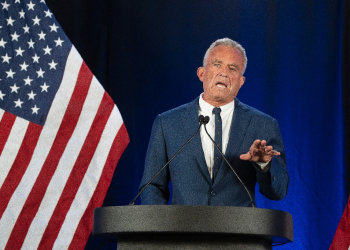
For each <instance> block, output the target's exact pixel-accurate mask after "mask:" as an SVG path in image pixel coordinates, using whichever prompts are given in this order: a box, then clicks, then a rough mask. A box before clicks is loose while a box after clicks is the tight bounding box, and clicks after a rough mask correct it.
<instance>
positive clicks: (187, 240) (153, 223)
mask: <svg viewBox="0 0 350 250" xmlns="http://www.w3.org/2000/svg"><path fill="white" fill-rule="evenodd" d="M92 234H93V235H98V236H102V237H107V238H109V239H111V240H114V241H116V240H117V241H118V250H133V249H138V250H143V249H147V250H148V249H162V250H168V249H169V250H174V249H184V250H187V249H191V250H192V249H201V250H207V249H208V250H209V249H218V250H226V249H231V250H232V249H240V250H250V249H254V250H260V249H261V250H265V249H272V245H273V244H284V243H289V242H291V241H293V220H292V216H291V215H290V214H289V213H287V212H284V211H279V210H270V209H260V208H246V207H223V206H222V207H219V206H178V205H176V206H172V205H170V206H166V205H164V206H116V207H101V208H96V209H95V210H94V222H93V230H92Z"/></svg>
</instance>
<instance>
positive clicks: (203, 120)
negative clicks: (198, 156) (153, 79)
mask: <svg viewBox="0 0 350 250" xmlns="http://www.w3.org/2000/svg"><path fill="white" fill-rule="evenodd" d="M198 121H199V127H198V129H197V131H196V133H194V135H193V136H192V137H191V138H190V139H189V140H188V141H187V142H186V143H185V144H184V145H183V146H182V147H181V148H180V149H179V150H178V151H177V152H176V153H175V154H174V156H173V157H172V158H171V159H170V160H169V161H168V162H167V163H166V164H165V165H164V166H163V167H162V168H161V169H160V170H159V171H158V172H157V173H156V174H155V175H154V176H153V177H152V179H151V180H150V181H149V182H147V184H146V185H144V186H143V188H142V189H141V190H140V192H139V193H138V194H137V195H136V197H135V198H134V199H133V200H132V201H131V202H130V204H129V206H133V205H135V202H136V199H137V198H138V197H139V196H140V195H141V194H142V192H143V191H144V190H145V189H146V187H147V186H148V185H149V184H151V182H152V181H153V180H154V179H155V178H156V177H157V176H158V175H159V174H160V172H162V171H163V169H164V168H165V167H166V166H168V165H169V163H170V162H171V161H172V160H173V159H174V158H175V157H176V156H177V155H178V154H179V153H180V152H181V151H182V150H183V149H184V148H185V147H186V145H187V144H188V143H189V142H190V141H192V139H193V138H194V137H195V136H196V134H198V132H199V129H200V128H201V126H202V125H203V124H204V126H205V125H206V124H207V123H208V122H209V117H208V116H206V117H204V116H203V115H200V116H199V117H198Z"/></svg>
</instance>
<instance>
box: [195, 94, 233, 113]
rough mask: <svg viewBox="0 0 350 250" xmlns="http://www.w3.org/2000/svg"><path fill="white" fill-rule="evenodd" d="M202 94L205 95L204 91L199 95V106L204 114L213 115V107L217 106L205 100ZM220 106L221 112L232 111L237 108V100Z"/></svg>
mask: <svg viewBox="0 0 350 250" xmlns="http://www.w3.org/2000/svg"><path fill="white" fill-rule="evenodd" d="M202 96H203V93H202V94H201V95H200V96H199V108H200V110H201V111H202V112H203V113H204V114H206V115H211V114H212V112H213V108H215V107H214V106H212V105H210V104H209V103H207V102H206V101H204V99H203V97H202ZM220 108H221V113H226V112H230V111H232V110H234V109H235V100H233V101H232V102H230V103H228V104H225V105H224V106H220Z"/></svg>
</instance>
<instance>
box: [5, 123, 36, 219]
mask: <svg viewBox="0 0 350 250" xmlns="http://www.w3.org/2000/svg"><path fill="white" fill-rule="evenodd" d="M41 130H42V126H40V125H38V124H35V123H32V122H30V123H29V126H28V128H27V131H26V134H25V136H24V138H23V141H22V144H21V147H20V148H19V150H18V154H17V156H16V159H15V161H14V162H13V164H12V166H11V169H10V171H9V173H8V175H7V177H6V179H5V181H4V183H3V185H2V187H1V189H0V201H1V203H0V218H1V217H2V215H3V213H4V211H5V209H6V207H7V204H8V202H9V200H10V199H11V196H12V194H13V193H14V192H15V190H16V188H17V186H18V184H19V183H20V181H21V179H22V176H23V174H24V173H25V171H26V169H27V167H28V164H29V162H30V160H31V159H32V155H33V152H34V149H35V146H36V144H37V142H38V139H39V136H40V133H41Z"/></svg>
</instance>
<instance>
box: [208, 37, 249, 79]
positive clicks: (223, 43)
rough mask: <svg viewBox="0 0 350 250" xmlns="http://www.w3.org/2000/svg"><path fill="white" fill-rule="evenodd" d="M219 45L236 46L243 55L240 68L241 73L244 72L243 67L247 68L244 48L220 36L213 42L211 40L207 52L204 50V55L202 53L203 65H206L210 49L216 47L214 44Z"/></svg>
mask: <svg viewBox="0 0 350 250" xmlns="http://www.w3.org/2000/svg"><path fill="white" fill-rule="evenodd" d="M219 45H225V46H228V47H231V48H236V49H238V50H239V51H240V52H241V53H242V55H243V58H244V62H243V70H242V75H243V74H244V72H245V69H246V68H247V63H248V58H247V55H246V53H245V49H244V48H243V47H242V45H240V44H239V43H237V42H235V41H233V40H231V39H230V38H227V37H226V38H222V39H218V40H216V41H215V42H213V43H212V44H211V45H210V47H209V48H208V50H207V52H205V55H204V59H203V66H204V67H205V66H207V60H208V57H209V54H210V52H211V50H212V49H213V48H214V47H216V46H219Z"/></svg>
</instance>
